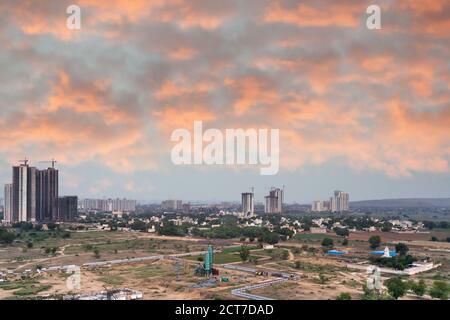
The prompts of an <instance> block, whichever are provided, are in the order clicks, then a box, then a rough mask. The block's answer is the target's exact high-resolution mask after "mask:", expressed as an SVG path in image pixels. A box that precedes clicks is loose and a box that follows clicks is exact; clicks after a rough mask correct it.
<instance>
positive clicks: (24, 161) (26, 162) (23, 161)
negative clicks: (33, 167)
mask: <svg viewBox="0 0 450 320" xmlns="http://www.w3.org/2000/svg"><path fill="white" fill-rule="evenodd" d="M17 162H19V163H23V164H24V165H25V166H26V165H28V159H27V157H25V158H24V159H23V160H18V161H17Z"/></svg>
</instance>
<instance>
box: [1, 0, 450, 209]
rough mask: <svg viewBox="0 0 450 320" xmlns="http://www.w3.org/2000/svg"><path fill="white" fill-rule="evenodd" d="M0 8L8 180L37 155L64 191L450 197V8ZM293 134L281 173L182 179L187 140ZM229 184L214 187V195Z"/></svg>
mask: <svg viewBox="0 0 450 320" xmlns="http://www.w3.org/2000/svg"><path fill="white" fill-rule="evenodd" d="M71 4H72V3H71V1H69V0H61V1H57V2H55V1H35V2H33V1H26V2H23V1H13V2H11V1H9V2H2V3H1V4H0V21H1V24H2V28H1V31H0V39H1V40H2V43H3V44H4V45H3V51H2V53H1V54H0V66H1V67H2V72H1V75H0V79H1V80H2V83H3V84H4V87H3V88H2V89H1V91H0V96H1V99H0V110H1V114H0V124H1V125H2V128H3V130H2V131H1V132H0V182H1V183H2V184H4V183H8V182H9V167H10V166H11V165H12V164H14V163H15V162H16V161H17V159H20V158H21V157H23V156H24V155H28V156H29V157H30V158H32V159H39V160H40V159H49V158H55V159H58V160H59V161H60V162H59V163H58V165H59V168H61V169H63V170H64V172H65V173H66V174H65V176H64V177H63V178H62V179H61V183H60V188H61V191H62V192H63V193H64V194H78V195H80V197H83V198H88V197H122V196H126V197H128V198H133V199H138V200H140V201H151V200H155V201H156V200H163V199H167V198H180V199H182V200H185V201H189V200H194V201H195V200H199V201H230V200H233V201H239V192H236V190H246V189H247V188H248V185H251V186H255V188H256V191H255V192H256V197H255V200H256V201H264V198H263V197H264V195H265V194H266V193H267V191H268V188H270V187H271V186H273V185H286V186H287V192H286V199H285V201H286V202H287V203H289V202H299V203H311V201H313V200H315V199H322V198H324V197H325V196H327V195H328V194H329V193H330V192H331V191H332V190H335V189H342V190H346V191H347V192H349V193H350V194H351V195H352V199H353V200H365V199H384V198H410V197H449V196H450V183H449V181H450V166H449V159H450V151H449V150H450V148H449V139H448V137H449V136H450V129H449V128H450V110H449V102H450V95H449V92H450V90H449V85H448V83H449V79H450V66H449V65H448V63H447V61H448V56H449V49H448V48H449V47H450V45H449V40H450V37H449V35H448V31H447V30H448V29H449V25H448V16H449V12H450V4H449V3H448V1H447V2H446V1H443V0H433V1H430V2H429V3H427V4H418V3H417V2H416V1H409V0H405V1H382V0H377V1H373V3H371V4H374V5H379V6H380V8H381V21H382V27H381V29H380V30H370V29H368V28H367V26H366V20H367V12H366V10H367V6H368V4H367V3H364V2H358V1H347V0H346V1H341V2H340V3H339V4H333V3H331V4H330V2H329V1H328V2H327V1H312V0H307V1H300V2H299V1H295V0H279V1H268V0H246V1H232V2H229V1H225V2H219V3H212V2H211V1H205V0H199V1H186V0H181V1H178V0H177V1H168V2H160V1H157V2H151V3H149V2H148V1H141V0H139V1H137V3H136V4H135V5H131V4H127V2H126V1H113V2H112V3H111V4H110V5H105V4H103V3H102V2H100V1H97V2H96V1H87V0H80V1H78V3H77V5H79V7H80V9H81V13H82V15H81V16H82V19H83V21H82V23H81V29H80V30H70V29H68V28H66V20H67V13H66V9H67V7H68V6H69V5H71ZM194 121H202V123H203V125H204V127H205V129H208V128H211V129H217V130H220V131H224V130H226V129H228V128H230V129H238V128H243V129H250V128H252V129H255V130H259V129H279V130H280V131H279V133H280V168H279V172H278V174H277V175H274V176H271V177H260V176H259V172H258V171H259V170H258V169H259V166H252V165H249V166H242V167H235V166H222V167H220V166H206V165H205V166H195V165H192V166H176V165H174V164H173V163H172V162H171V159H170V151H171V148H172V147H173V144H172V142H171V139H170V136H171V133H172V132H173V131H174V130H176V129H180V128H186V129H188V130H191V129H192V126H193V123H194ZM212 184H214V188H212V187H211V185H212Z"/></svg>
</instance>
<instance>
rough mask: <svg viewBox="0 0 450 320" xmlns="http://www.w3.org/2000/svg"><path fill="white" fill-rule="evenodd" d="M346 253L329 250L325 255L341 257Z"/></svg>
mask: <svg viewBox="0 0 450 320" xmlns="http://www.w3.org/2000/svg"><path fill="white" fill-rule="evenodd" d="M346 253H347V252H346V251H339V250H329V251H328V252H327V254H334V255H341V254H346Z"/></svg>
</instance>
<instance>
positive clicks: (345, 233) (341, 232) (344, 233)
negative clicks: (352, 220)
mask: <svg viewBox="0 0 450 320" xmlns="http://www.w3.org/2000/svg"><path fill="white" fill-rule="evenodd" d="M336 234H337V235H338V236H340V237H348V235H349V234H350V233H349V231H348V229H347V228H336Z"/></svg>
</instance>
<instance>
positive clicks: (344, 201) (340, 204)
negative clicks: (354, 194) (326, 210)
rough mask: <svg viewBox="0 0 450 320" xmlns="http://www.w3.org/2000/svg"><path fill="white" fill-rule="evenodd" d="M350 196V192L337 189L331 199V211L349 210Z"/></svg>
mask: <svg viewBox="0 0 450 320" xmlns="http://www.w3.org/2000/svg"><path fill="white" fill-rule="evenodd" d="M349 201H350V197H349V194H348V193H345V192H343V191H339V190H336V191H335V192H334V195H333V196H332V197H331V199H330V203H331V212H344V211H348V210H349Z"/></svg>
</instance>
